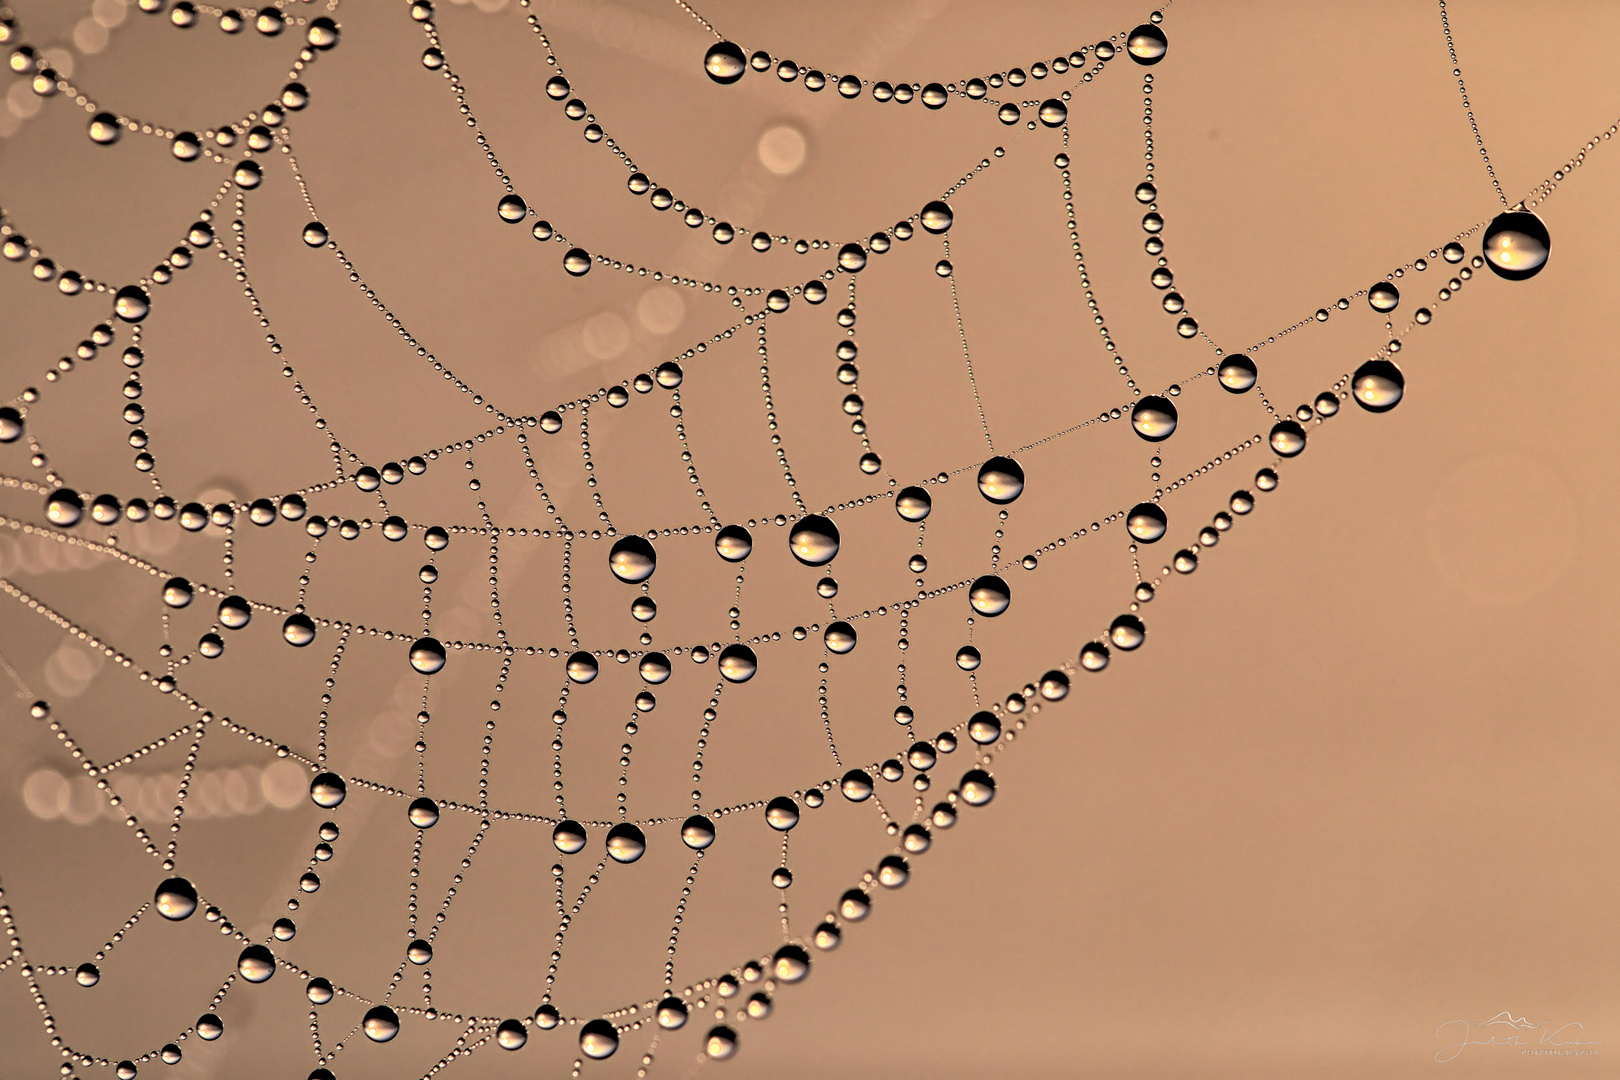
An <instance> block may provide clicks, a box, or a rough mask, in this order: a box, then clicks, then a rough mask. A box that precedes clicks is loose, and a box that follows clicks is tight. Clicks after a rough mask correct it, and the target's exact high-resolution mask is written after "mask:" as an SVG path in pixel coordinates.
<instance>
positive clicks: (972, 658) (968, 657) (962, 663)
mask: <svg viewBox="0 0 1620 1080" xmlns="http://www.w3.org/2000/svg"><path fill="white" fill-rule="evenodd" d="M956 666H957V667H959V668H961V669H962V670H963V671H972V670H973V669H974V668H976V667H978V666H979V650H978V649H975V648H974V647H973V646H971V645H964V646H962V647H961V648H960V649H957V650H956Z"/></svg>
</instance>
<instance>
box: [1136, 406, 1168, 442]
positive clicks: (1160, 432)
mask: <svg viewBox="0 0 1620 1080" xmlns="http://www.w3.org/2000/svg"><path fill="white" fill-rule="evenodd" d="M1176 419H1177V417H1176V407H1175V406H1174V405H1172V404H1171V403H1170V399H1169V398H1165V397H1160V396H1159V395H1157V394H1149V395H1148V396H1147V397H1145V398H1143V399H1142V400H1141V401H1138V402H1137V403H1136V407H1135V408H1134V409H1132V410H1131V427H1132V428H1134V429H1136V433H1137V434H1138V435H1140V436H1142V438H1144V439H1146V440H1147V441H1148V442H1163V441H1164V440H1166V439H1168V438H1169V437H1170V436H1171V435H1173V434H1175V430H1176Z"/></svg>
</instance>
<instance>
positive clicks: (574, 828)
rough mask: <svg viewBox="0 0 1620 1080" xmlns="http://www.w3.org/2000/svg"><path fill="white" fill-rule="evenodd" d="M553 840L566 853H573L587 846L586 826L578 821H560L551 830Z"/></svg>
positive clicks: (558, 848)
mask: <svg viewBox="0 0 1620 1080" xmlns="http://www.w3.org/2000/svg"><path fill="white" fill-rule="evenodd" d="M551 842H552V843H553V844H555V845H557V850H558V851H560V852H562V853H563V854H564V855H573V854H575V853H577V852H579V851H581V850H582V849H583V848H584V847H585V826H583V825H581V824H580V823H579V822H577V821H563V822H559V823H558V825H557V827H556V828H555V829H552V830H551Z"/></svg>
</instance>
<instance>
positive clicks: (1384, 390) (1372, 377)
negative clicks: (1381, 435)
mask: <svg viewBox="0 0 1620 1080" xmlns="http://www.w3.org/2000/svg"><path fill="white" fill-rule="evenodd" d="M1405 392H1406V377H1405V376H1404V375H1402V374H1401V369H1400V368H1399V367H1397V366H1396V365H1395V363H1394V361H1392V360H1368V361H1367V362H1366V363H1364V364H1362V365H1361V366H1360V367H1358V368H1356V373H1355V374H1354V375H1353V376H1351V379H1350V393H1351V395H1352V396H1353V397H1354V398H1355V399H1356V404H1357V405H1360V406H1361V407H1362V408H1363V409H1366V410H1367V411H1368V412H1375V413H1381V412H1388V411H1389V410H1391V409H1393V408H1394V407H1395V406H1397V405H1399V404H1400V403H1401V396H1402V395H1403V394H1404V393H1405Z"/></svg>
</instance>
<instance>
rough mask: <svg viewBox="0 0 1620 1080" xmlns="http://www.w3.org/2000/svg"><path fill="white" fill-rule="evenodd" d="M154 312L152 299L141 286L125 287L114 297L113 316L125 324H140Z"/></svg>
mask: <svg viewBox="0 0 1620 1080" xmlns="http://www.w3.org/2000/svg"><path fill="white" fill-rule="evenodd" d="M151 310H152V298H151V297H149V296H147V295H146V290H145V289H143V288H141V287H140V286H139V285H125V286H124V287H123V288H122V289H119V290H118V293H117V295H116V296H114V297H113V314H114V315H116V316H118V317H119V318H120V319H122V320H124V321H125V322H130V323H138V322H140V321H141V320H142V319H144V318H146V316H147V313H148V312H150V311H151Z"/></svg>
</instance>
